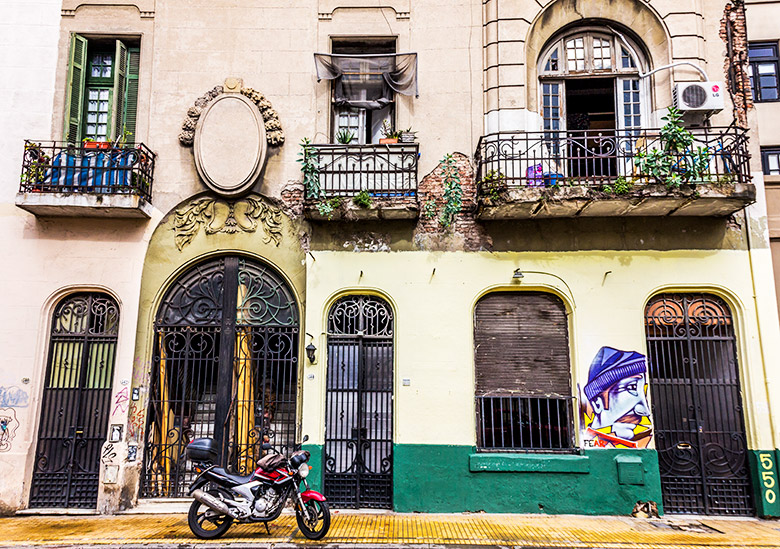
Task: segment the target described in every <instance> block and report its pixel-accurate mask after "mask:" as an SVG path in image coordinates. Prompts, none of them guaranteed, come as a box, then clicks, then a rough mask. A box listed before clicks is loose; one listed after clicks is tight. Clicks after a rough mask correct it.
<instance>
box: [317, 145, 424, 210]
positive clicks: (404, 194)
mask: <svg viewBox="0 0 780 549" xmlns="http://www.w3.org/2000/svg"><path fill="white" fill-rule="evenodd" d="M311 150H312V151H313V152H314V153H315V154H316V158H317V165H318V181H319V187H320V197H319V198H307V199H306V201H305V209H304V211H305V214H306V217H308V218H310V219H315V220H326V219H334V218H343V219H415V218H416V217H417V216H418V214H419V207H418V205H417V159H418V157H419V146H418V144H417V143H399V144H388V145H311ZM359 194H360V195H361V197H363V198H364V199H365V198H366V197H367V201H366V202H364V203H363V204H362V205H358V204H356V203H355V201H354V200H353V199H354V198H355V197H356V196H358V195H359ZM323 205H326V206H325V207H323ZM334 206H335V207H334Z"/></svg>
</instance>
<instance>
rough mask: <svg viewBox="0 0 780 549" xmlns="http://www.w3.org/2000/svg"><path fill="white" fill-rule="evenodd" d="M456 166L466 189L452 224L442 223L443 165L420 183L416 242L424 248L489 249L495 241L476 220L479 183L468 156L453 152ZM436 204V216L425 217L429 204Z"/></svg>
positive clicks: (462, 187) (462, 186) (463, 188)
mask: <svg viewBox="0 0 780 549" xmlns="http://www.w3.org/2000/svg"><path fill="white" fill-rule="evenodd" d="M453 157H454V158H455V165H456V167H457V170H458V175H459V176H460V185H461V189H462V191H463V206H462V208H461V210H460V212H459V213H457V214H456V215H455V219H454V220H453V222H452V224H451V225H450V226H449V227H444V226H443V225H442V224H441V222H440V216H441V212H442V210H443V208H444V183H443V181H442V168H441V166H436V168H434V170H433V171H432V172H431V173H429V174H428V175H426V176H425V177H423V178H422V180H421V181H420V183H419V184H418V185H417V199H418V201H419V203H420V217H419V219H418V222H417V227H416V229H415V231H414V243H415V244H416V245H417V247H419V248H421V249H425V250H447V251H457V250H464V251H479V250H489V249H491V248H492V247H493V242H492V240H491V238H490V236H488V234H487V233H486V232H485V229H484V227H483V226H482V225H480V224H479V223H478V222H477V219H476V212H477V186H476V182H475V180H474V170H473V168H472V166H471V162H470V160H469V157H468V156H466V155H464V154H462V153H457V152H456V153H453ZM428 202H432V203H433V204H434V205H435V212H436V215H434V216H432V217H429V216H426V204H427V203H428Z"/></svg>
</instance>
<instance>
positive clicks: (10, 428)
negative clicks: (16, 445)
mask: <svg viewBox="0 0 780 549" xmlns="http://www.w3.org/2000/svg"><path fill="white" fill-rule="evenodd" d="M18 428H19V421H18V420H17V419H16V411H15V410H14V409H13V408H0V452H7V451H8V450H10V449H11V441H13V439H14V437H15V436H16V430H17V429H18Z"/></svg>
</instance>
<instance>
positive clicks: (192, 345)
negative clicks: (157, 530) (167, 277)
mask: <svg viewBox="0 0 780 549" xmlns="http://www.w3.org/2000/svg"><path fill="white" fill-rule="evenodd" d="M155 331H156V336H157V338H156V349H155V351H156V352H155V361H154V364H153V366H152V378H151V385H150V389H149V391H150V401H149V410H148V413H147V416H148V418H149V419H148V424H147V429H146V445H145V449H144V472H143V481H142V487H141V495H142V496H144V497H181V496H184V495H186V489H187V485H188V484H189V483H190V482H191V481H192V480H193V479H194V476H195V472H194V471H193V470H192V469H191V464H190V463H189V462H188V461H187V460H186V459H185V456H184V449H185V447H186V445H187V444H188V443H189V442H190V441H191V440H193V439H194V438H200V437H210V438H214V439H215V440H216V441H217V443H218V444H219V446H220V447H221V449H222V456H221V462H222V464H223V465H225V467H226V468H227V469H228V470H229V471H231V472H234V473H237V474H248V473H249V472H250V471H251V470H254V466H255V462H256V460H257V459H258V458H259V457H260V455H261V452H262V448H261V446H262V443H263V442H270V443H271V444H273V445H274V446H276V447H277V448H282V447H291V446H292V445H293V444H294V442H295V437H296V434H297V433H296V412H297V398H296V397H297V394H298V370H297V366H298V358H297V355H298V309H297V306H296V303H295V299H294V297H293V294H292V292H291V290H290V288H289V287H288V286H287V285H286V283H285V282H284V280H283V279H282V277H281V276H280V275H279V274H278V273H276V271H274V270H273V269H272V268H271V267H270V266H267V265H264V264H262V263H259V262H254V261H249V260H246V259H243V258H238V257H222V258H217V259H212V260H209V261H207V262H204V263H201V264H200V265H197V266H195V267H194V268H192V269H191V270H190V271H188V272H186V273H184V274H183V275H182V276H181V277H180V278H179V279H178V280H177V281H175V282H174V284H173V285H172V286H171V288H169V290H168V291H167V293H166V295H165V297H164V299H163V304H162V306H161V307H160V310H159V312H158V315H157V321H156V323H155Z"/></svg>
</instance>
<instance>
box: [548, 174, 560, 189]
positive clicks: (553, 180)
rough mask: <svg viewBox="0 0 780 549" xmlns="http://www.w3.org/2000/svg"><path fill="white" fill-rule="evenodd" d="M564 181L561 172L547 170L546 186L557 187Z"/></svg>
mask: <svg viewBox="0 0 780 549" xmlns="http://www.w3.org/2000/svg"><path fill="white" fill-rule="evenodd" d="M562 183H563V175H562V174H559V173H550V172H547V173H545V174H544V186H545V187H556V186H558V185H560V184H562Z"/></svg>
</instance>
